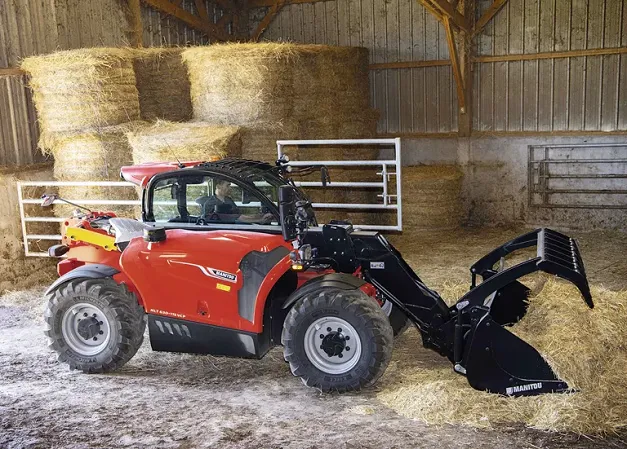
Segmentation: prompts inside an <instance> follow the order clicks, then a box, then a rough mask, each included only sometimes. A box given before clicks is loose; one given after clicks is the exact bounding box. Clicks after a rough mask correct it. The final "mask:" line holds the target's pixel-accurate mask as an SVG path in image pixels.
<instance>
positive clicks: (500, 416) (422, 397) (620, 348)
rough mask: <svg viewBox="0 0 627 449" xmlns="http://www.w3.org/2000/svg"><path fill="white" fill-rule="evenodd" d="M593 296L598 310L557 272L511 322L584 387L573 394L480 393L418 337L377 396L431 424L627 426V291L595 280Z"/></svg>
mask: <svg viewBox="0 0 627 449" xmlns="http://www.w3.org/2000/svg"><path fill="white" fill-rule="evenodd" d="M592 295H593V297H594V300H595V308H594V309H593V310H590V309H588V308H587V307H586V305H585V304H584V302H583V301H582V300H581V296H580V294H579V292H578V290H577V289H576V288H575V287H574V286H572V285H571V284H569V283H566V282H564V281H559V280H556V279H555V278H551V279H550V280H549V281H548V282H546V283H545V284H544V286H543V288H542V290H541V291H540V293H539V294H538V295H537V296H535V297H533V298H531V301H530V307H529V311H528V312H527V315H526V316H525V317H524V318H523V320H522V321H521V322H519V323H518V324H516V325H515V326H513V327H512V328H511V330H512V332H514V333H515V334H517V335H519V336H520V337H521V338H523V339H524V340H525V341H527V342H529V343H530V344H532V345H533V346H534V347H535V348H536V349H538V350H539V351H540V353H541V354H542V355H543V356H544V357H545V359H546V360H547V361H548V363H549V364H550V365H551V367H552V368H553V370H554V371H555V372H556V373H558V375H559V376H560V377H562V378H563V379H564V380H566V381H567V382H568V383H569V385H570V386H572V387H574V388H577V389H578V390H579V391H577V392H575V393H570V394H546V395H542V396H536V397H521V398H508V397H503V396H498V395H493V394H490V393H485V392H481V391H476V390H473V389H472V388H471V387H470V386H469V385H468V383H467V382H466V379H464V378H463V377H462V376H459V375H458V374H455V373H454V372H453V370H452V369H451V367H450V364H449V363H448V362H447V361H446V360H443V359H441V358H439V357H438V356H437V355H436V354H435V353H433V355H431V353H430V352H429V351H427V350H417V351H416V350H415V348H417V347H418V345H419V342H416V344H415V345H412V346H411V354H407V353H406V354H398V356H400V359H399V361H396V362H393V363H392V366H391V368H392V369H388V371H389V372H388V373H386V375H385V376H384V378H383V379H382V381H383V382H382V383H381V386H382V390H381V392H380V393H379V394H378V397H379V399H381V400H382V401H383V402H384V403H385V404H386V405H388V406H390V407H392V408H394V409H395V410H397V411H398V412H399V413H401V414H403V415H405V416H409V417H412V418H417V419H420V420H422V421H425V422H427V423H430V424H445V423H446V424H453V423H460V424H466V425H470V426H476V427H491V426H493V425H496V424H501V423H524V424H526V425H528V426H530V427H534V428H539V429H545V430H551V431H566V432H575V433H581V434H608V433H615V432H618V431H619V430H621V429H624V428H625V427H627V378H626V377H625V375H624V373H625V370H626V369H627V345H626V344H625V342H626V341H627V292H625V291H622V292H613V291H609V290H606V289H604V288H602V287H599V286H592ZM409 337H410V338H416V339H417V338H418V335H417V334H414V336H413V337H412V336H409ZM407 347H408V348H409V346H407ZM398 356H397V357H398ZM420 359H422V360H420ZM404 360H407V363H405V362H404ZM403 365H404V366H403ZM447 365H448V366H447Z"/></svg>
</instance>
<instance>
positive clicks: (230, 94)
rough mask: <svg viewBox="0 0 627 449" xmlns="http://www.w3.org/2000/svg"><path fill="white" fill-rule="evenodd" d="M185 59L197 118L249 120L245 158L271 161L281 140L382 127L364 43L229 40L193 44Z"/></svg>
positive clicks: (359, 133)
mask: <svg viewBox="0 0 627 449" xmlns="http://www.w3.org/2000/svg"><path fill="white" fill-rule="evenodd" d="M183 60H184V61H185V63H186V64H187V67H188V71H189V75H190V82H191V96H192V105H193V110H194V117H195V118H196V119H198V120H203V121H206V122H210V123H216V124H224V125H234V126H242V127H244V129H243V135H242V156H243V157H244V158H249V159H260V160H265V161H267V162H273V161H274V160H275V159H276V144H275V142H276V140H279V139H295V138H300V139H315V138H340V137H344V138H359V137H369V136H371V135H373V134H374V133H375V131H376V117H377V116H376V113H374V112H373V111H372V110H370V109H369V106H368V104H369V86H368V53H367V50H366V49H363V48H348V47H330V46H324V45H298V44H291V43H262V44H223V45H211V46H207V47H195V48H190V49H187V50H185V51H184V52H183ZM340 61H341V63H340Z"/></svg>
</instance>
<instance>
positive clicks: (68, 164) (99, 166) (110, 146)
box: [47, 121, 147, 216]
mask: <svg viewBox="0 0 627 449" xmlns="http://www.w3.org/2000/svg"><path fill="white" fill-rule="evenodd" d="M145 126H147V125H146V124H145V123H144V122H140V121H137V122H131V123H126V124H123V125H118V126H109V127H104V128H99V129H94V130H87V131H77V132H74V133H63V134H55V135H54V136H52V137H50V136H49V138H48V139H47V145H48V147H49V150H48V151H49V153H50V154H52V155H53V156H54V159H55V164H54V177H55V179H57V180H58V181H119V180H120V168H121V167H123V166H125V165H132V164H133V153H132V150H131V147H130V145H129V143H128V138H127V136H126V133H128V132H131V131H137V130H139V129H141V128H143V127H145ZM59 194H60V195H61V197H63V198H67V199H69V200H79V201H78V203H79V204H80V200H81V199H87V198H89V199H115V200H137V199H138V196H137V193H136V192H135V191H134V190H133V189H127V188H122V187H102V186H87V187H85V186H81V187H74V186H60V187H59ZM103 208H107V209H113V210H114V211H115V212H118V213H121V214H122V215H127V216H128V215H130V216H133V215H135V213H134V211H133V208H132V207H126V206H115V207H113V208H111V207H110V206H108V207H105V206H103ZM72 209H73V208H72V207H71V206H64V205H58V206H55V211H56V212H57V214H58V215H59V216H66V215H68V213H70V212H71V210H72Z"/></svg>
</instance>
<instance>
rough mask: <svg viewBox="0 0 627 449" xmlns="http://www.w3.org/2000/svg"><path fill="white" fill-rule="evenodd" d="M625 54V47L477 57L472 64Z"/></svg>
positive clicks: (626, 48)
mask: <svg viewBox="0 0 627 449" xmlns="http://www.w3.org/2000/svg"><path fill="white" fill-rule="evenodd" d="M619 54H627V47H617V48H595V49H589V50H570V51H549V52H545V53H530V54H519V55H502V56H477V57H475V58H473V59H472V61H473V62H509V61H535V60H538V59H560V58H578V57H581V56H603V55H619Z"/></svg>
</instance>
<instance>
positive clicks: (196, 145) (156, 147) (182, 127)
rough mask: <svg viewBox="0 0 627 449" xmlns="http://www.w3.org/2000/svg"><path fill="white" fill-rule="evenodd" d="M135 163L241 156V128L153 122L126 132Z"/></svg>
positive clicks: (196, 123)
mask: <svg viewBox="0 0 627 449" xmlns="http://www.w3.org/2000/svg"><path fill="white" fill-rule="evenodd" d="M127 137H128V141H129V144H130V147H131V149H132V158H133V163H135V164H142V163H145V162H160V161H174V160H177V159H178V160H180V161H210V160H217V159H222V158H225V157H241V155H242V141H241V134H240V129H239V128H238V127H235V126H219V125H208V124H206V123H200V122H190V123H172V122H166V121H159V122H157V123H155V124H154V125H152V126H150V127H146V128H142V129H137V130H135V131H131V132H128V133H127Z"/></svg>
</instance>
